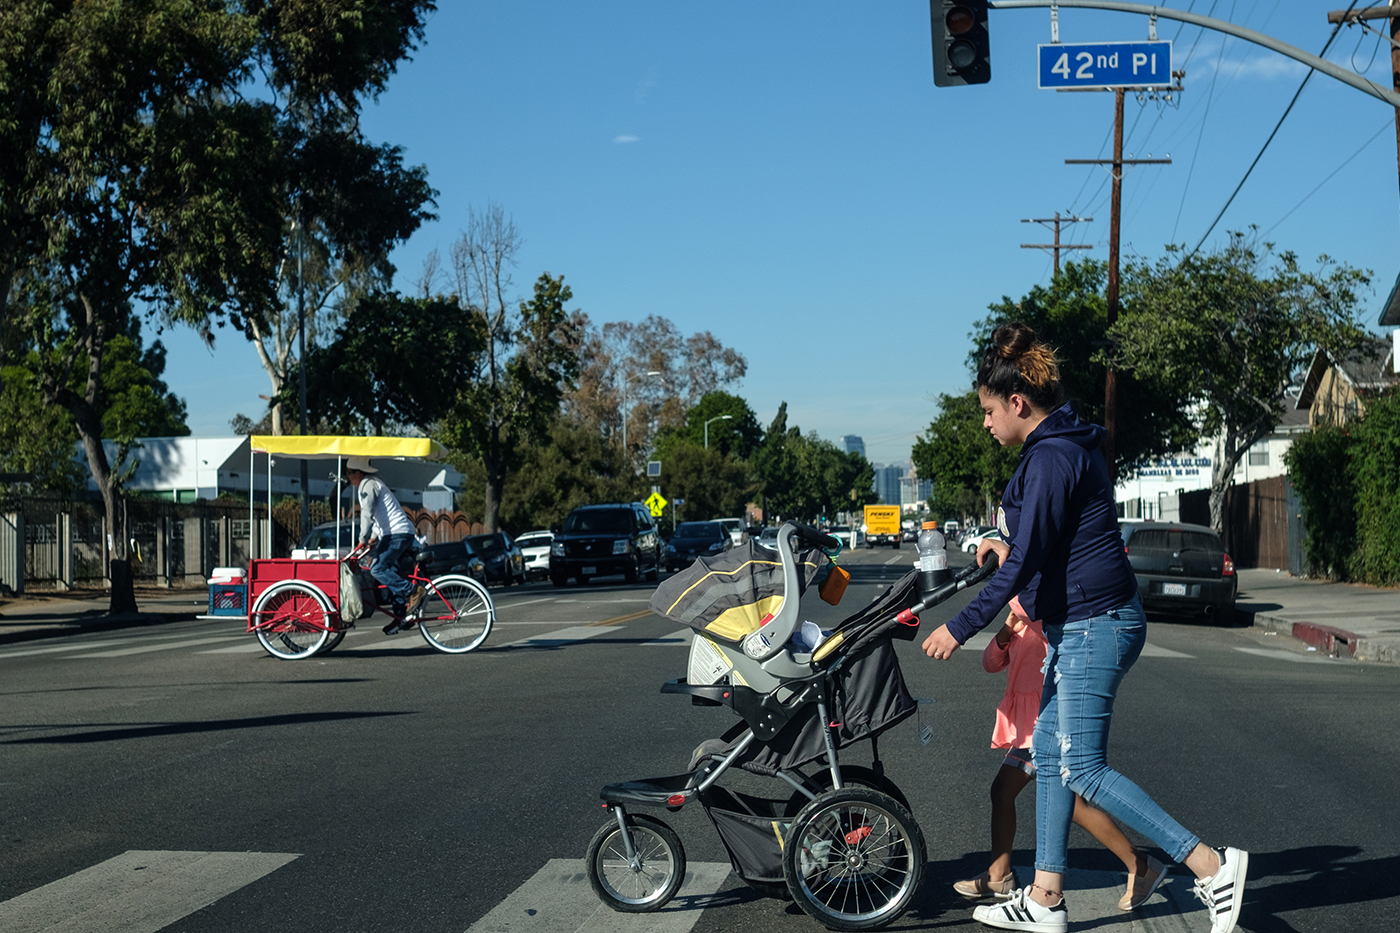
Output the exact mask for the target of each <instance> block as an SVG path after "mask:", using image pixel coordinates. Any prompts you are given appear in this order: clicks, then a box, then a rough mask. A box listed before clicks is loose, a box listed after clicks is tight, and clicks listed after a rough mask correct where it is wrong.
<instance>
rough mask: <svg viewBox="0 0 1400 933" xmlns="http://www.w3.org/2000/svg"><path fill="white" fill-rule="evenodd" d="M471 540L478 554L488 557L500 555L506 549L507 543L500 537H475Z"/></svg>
mask: <svg viewBox="0 0 1400 933" xmlns="http://www.w3.org/2000/svg"><path fill="white" fill-rule="evenodd" d="M469 540H470V541H471V543H472V547H474V548H475V549H476V550H477V552H478V553H481V554H484V555H486V556H487V557H490V556H491V555H493V554H499V553H501V552H502V551H504V550H505V549H506V546H505V542H503V541H502V540H501V536H500V535H475V536H474V537H472V538H470V539H469Z"/></svg>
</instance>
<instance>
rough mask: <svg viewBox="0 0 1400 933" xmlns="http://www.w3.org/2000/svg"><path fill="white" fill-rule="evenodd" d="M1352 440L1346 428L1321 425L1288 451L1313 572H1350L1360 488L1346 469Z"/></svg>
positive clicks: (1337, 576) (1341, 575)
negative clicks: (1354, 483)
mask: <svg viewBox="0 0 1400 933" xmlns="http://www.w3.org/2000/svg"><path fill="white" fill-rule="evenodd" d="M1351 442H1352V438H1351V434H1350V432H1349V431H1348V430H1347V429H1345V428H1339V427H1336V426H1333V425H1320V426H1318V427H1317V428H1314V429H1313V430H1312V431H1311V432H1310V433H1308V434H1304V435H1302V436H1300V437H1299V438H1298V439H1297V440H1295V441H1294V442H1293V444H1292V446H1291V447H1289V448H1288V453H1286V454H1284V458H1283V459H1284V463H1286V464H1287V465H1288V476H1289V479H1290V480H1291V481H1292V483H1293V488H1294V489H1296V490H1297V491H1298V497H1299V498H1300V499H1302V500H1303V530H1304V537H1303V544H1304V547H1305V548H1306V550H1307V558H1308V573H1309V574H1310V575H1313V576H1323V577H1331V578H1333V579H1341V580H1344V579H1346V578H1347V566H1348V560H1349V558H1350V556H1351V551H1352V548H1353V547H1354V546H1355V544H1356V491H1355V489H1353V488H1352V480H1351V470H1350V469H1348V467H1349V466H1350V460H1351V456H1350V449H1351Z"/></svg>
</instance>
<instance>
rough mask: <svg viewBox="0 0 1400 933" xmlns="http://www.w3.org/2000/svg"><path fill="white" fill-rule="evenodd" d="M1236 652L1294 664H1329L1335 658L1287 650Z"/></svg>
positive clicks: (1263, 649) (1239, 649)
mask: <svg viewBox="0 0 1400 933" xmlns="http://www.w3.org/2000/svg"><path fill="white" fill-rule="evenodd" d="M1235 650H1236V651H1243V652H1244V653H1245V654H1253V655H1257V656H1259V657H1261V658H1273V659H1275V660H1278V661H1292V662H1293V663H1294V664H1331V663H1332V662H1333V661H1334V660H1335V658H1331V657H1329V656H1328V655H1325V654H1323V653H1322V652H1320V651H1318V652H1311V651H1309V652H1308V653H1307V654H1303V653H1301V652H1298V651H1289V650H1288V649H1287V648H1240V647H1239V646H1236V647H1235Z"/></svg>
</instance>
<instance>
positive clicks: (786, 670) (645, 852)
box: [587, 522, 995, 930]
mask: <svg viewBox="0 0 1400 933" xmlns="http://www.w3.org/2000/svg"><path fill="white" fill-rule="evenodd" d="M794 541H800V542H802V543H803V544H806V545H809V546H810V549H809V550H807V551H806V552H803V553H795V552H794V549H793V542H794ZM839 546H840V544H839V542H838V541H837V539H835V538H831V537H829V536H827V535H825V534H823V533H821V532H820V531H818V530H817V529H815V528H811V527H809V526H805V525H799V524H797V523H794V522H789V523H787V524H785V525H784V526H783V527H782V528H781V529H780V532H779V535H778V547H777V553H776V554H774V553H773V552H771V551H768V550H767V549H766V548H761V547H759V546H757V545H752V546H746V547H747V548H748V550H746V551H745V553H744V554H741V555H739V557H738V558H733V557H728V556H722V557H720V558H716V559H713V560H711V561H707V562H704V563H703V566H702V562H697V564H696V565H695V567H694V568H692V570H694V571H695V572H694V573H692V572H691V571H686V572H685V573H684V574H682V575H678V576H679V577H685V576H686V574H690V577H689V578H685V579H678V578H677V577H673V578H671V580H668V581H667V583H666V584H663V586H662V587H661V588H658V591H657V596H656V597H654V598H653V600H652V608H653V609H654V610H655V611H657V612H658V613H660V614H662V615H666V616H667V617H668V618H673V619H677V620H679V621H684V622H686V623H687V624H690V625H692V627H696V628H697V634H696V635H695V643H694V644H693V645H692V649H691V651H692V668H691V672H692V674H694V672H695V665H694V660H695V655H696V652H697V651H699V650H703V651H705V652H707V655H706V656H707V657H714V656H715V655H716V654H719V655H722V656H723V659H724V663H727V664H729V665H730V668H729V669H728V670H727V671H726V672H725V673H724V675H723V676H720V677H719V678H718V679H717V680H716V682H713V683H691V682H689V681H688V680H687V679H677V680H671V681H668V682H667V683H666V684H664V685H663V686H662V688H661V692H662V693H672V694H683V695H688V696H690V697H691V702H692V703H694V704H696V705H702V706H728V707H730V708H731V709H733V710H734V712H735V713H736V714H738V716H739V717H740V722H739V723H737V724H735V725H734V726H733V727H732V728H730V729H729V730H728V731H727V732H725V733H724V735H722V736H720V737H719V738H717V739H710V740H707V741H705V742H703V743H701V745H700V746H699V747H698V748H696V749H695V751H694V753H693V755H692V757H691V762H690V766H689V769H688V770H687V771H685V772H684V773H682V774H676V775H672V776H669V777H660V778H648V779H644V780H637V781H625V782H622V783H617V784H609V785H607V786H606V787H604V788H603V789H602V792H601V794H600V796H601V797H602V800H603V806H604V808H606V809H608V810H609V811H610V813H611V816H612V820H610V821H609V822H608V823H607V824H605V825H604V826H603V827H602V828H600V829H599V830H598V832H597V833H596V834H595V835H594V837H593V840H592V842H591V843H590V844H589V847H588V856H587V873H588V877H589V881H590V883H591V884H592V886H593V888H594V890H595V891H596V892H597V894H598V895H599V897H600V898H601V899H602V900H603V902H604V903H606V904H607V905H608V906H610V907H612V908H613V909H614V910H619V911H626V912H644V911H654V910H659V909H660V908H661V907H662V906H664V905H665V904H666V903H667V902H669V901H670V900H671V898H672V897H673V896H674V895H675V893H676V892H677V891H678V890H679V888H680V886H681V883H682V881H683V880H684V878H685V850H684V847H683V846H682V845H681V841H680V839H679V837H678V836H677V835H676V833H675V832H674V831H673V830H672V829H671V827H670V826H669V825H668V824H667V823H666V822H665V821H664V820H661V819H658V818H656V817H652V816H649V815H646V814H639V813H634V812H632V810H631V808H632V807H665V808H666V809H668V810H672V811H674V810H679V809H680V808H681V807H682V806H684V805H685V804H686V803H687V802H689V801H691V800H698V801H699V803H700V804H701V806H702V807H704V809H705V812H706V814H707V815H708V816H709V817H710V819H711V821H712V822H713V823H714V824H715V828H716V830H717V831H718V832H719V834H720V838H721V840H722V841H723V843H724V845H725V848H726V850H727V851H728V852H729V856H730V861H731V864H732V866H733V868H734V871H735V873H736V874H738V875H739V876H740V877H741V878H742V879H743V880H744V881H745V882H747V883H748V884H749V885H750V886H752V887H753V888H755V889H756V890H758V891H759V892H760V893H762V894H765V895H767V896H772V897H791V898H792V899H793V900H795V901H796V902H797V903H798V904H799V906H801V907H802V909H803V910H804V911H806V912H807V913H808V914H810V915H811V916H813V917H815V918H816V919H817V920H819V921H821V922H822V923H824V924H825V925H826V926H828V927H830V928H832V929H837V930H865V929H874V928H877V927H881V926H884V925H886V924H888V923H890V922H892V921H893V920H895V919H896V918H897V917H899V916H900V915H901V914H902V913H903V912H904V911H905V910H906V909H907V908H908V906H909V904H910V903H911V902H912V900H913V898H914V897H915V896H916V895H917V893H918V891H919V890H920V888H921V887H922V884H923V874H924V863H925V861H926V853H925V844H924V837H923V832H922V830H921V829H920V827H919V824H918V822H917V821H916V820H915V819H914V817H913V815H912V813H911V812H910V807H909V803H908V800H907V799H906V798H905V796H904V794H903V792H902V791H900V789H899V787H898V786H897V785H895V784H894V782H893V781H891V780H889V779H888V778H887V777H886V776H885V773H884V766H883V764H882V762H881V761H880V754H879V746H878V736H879V734H880V733H881V732H883V731H885V730H886V729H888V728H890V727H892V726H894V725H896V724H898V723H900V722H903V721H904V720H905V719H907V718H908V717H909V716H911V715H913V714H914V712H915V710H916V709H917V706H918V704H917V701H915V700H914V699H913V698H912V697H911V696H910V694H909V692H908V690H907V688H906V687H905V684H904V678H903V674H902V673H901V671H900V668H899V661H898V658H897V656H896V655H895V651H894V646H893V644H892V640H893V639H895V638H900V639H905V640H908V639H912V638H913V637H914V635H915V632H916V631H917V627H918V618H917V613H919V612H922V611H923V610H924V609H926V608H928V607H930V606H933V605H936V604H937V603H940V602H942V601H943V600H945V599H947V598H948V597H949V596H951V595H952V594H953V593H955V592H958V591H959V590H961V589H963V588H965V587H967V586H970V585H973V584H976V583H980V582H981V581H982V580H985V579H986V578H987V576H989V575H990V574H991V573H992V572H993V571H994V570H995V562H994V561H988V562H987V564H984V565H983V566H982V567H981V568H978V567H976V566H973V567H970V568H968V569H967V570H965V571H964V572H962V573H961V574H959V575H958V576H956V577H950V575H949V574H948V573H947V571H943V572H942V574H941V576H942V579H937V578H934V579H929V577H928V575H923V576H924V578H923V579H921V575H920V574H919V573H918V572H917V571H911V572H910V573H909V574H907V575H906V576H905V577H904V578H903V579H901V580H900V581H899V582H897V583H895V584H894V585H893V586H892V587H890V588H889V589H888V590H887V591H886V592H885V593H884V594H882V595H881V596H880V597H879V598H877V599H876V600H875V601H874V602H872V603H871V604H870V605H868V606H867V607H865V608H864V609H862V610H861V611H860V612H858V613H856V614H855V615H853V616H851V617H849V618H847V619H845V620H844V621H842V622H841V623H839V624H838V625H837V627H836V628H835V629H834V630H833V631H832V632H831V634H830V635H828V636H827V637H826V639H825V640H824V641H822V642H821V644H820V645H819V646H818V647H817V648H816V650H815V651H809V650H805V646H794V645H793V644H792V643H791V638H792V634H793V632H794V631H796V630H797V628H798V626H799V625H800V615H799V609H798V602H799V601H798V600H797V599H788V598H786V596H787V594H791V593H796V594H799V595H800V594H801V592H802V590H803V589H804V588H805V586H806V585H807V584H809V583H812V582H816V580H817V578H819V577H820V576H821V575H822V574H823V573H824V572H826V571H827V570H828V569H829V564H830V561H829V559H825V558H824V555H823V553H822V550H823V549H829V551H827V553H834V552H835V551H836V550H837V549H839ZM735 553H736V552H729V554H731V555H732V554H735ZM775 557H776V558H777V560H774V559H773V558H775ZM736 563H737V566H735V564H736ZM722 564H723V565H724V566H720V565H722ZM779 567H780V569H781V581H782V588H781V593H782V595H783V597H784V598H783V599H782V601H781V608H779V609H777V610H776V611H775V612H773V613H770V614H769V615H768V616H765V619H766V621H765V622H764V624H762V625H761V626H760V627H759V628H757V629H756V630H754V631H752V632H749V633H747V634H743V635H741V636H739V637H738V638H735V636H734V634H733V632H732V631H730V632H729V633H728V635H727V637H726V638H725V639H724V641H721V640H720V639H719V638H718V637H711V635H712V634H713V632H710V633H707V632H706V631H705V629H703V628H701V627H700V626H699V624H698V623H697V619H696V618H695V617H693V615H687V614H686V611H684V610H677V608H676V607H678V606H680V604H681V603H682V599H676V600H675V601H674V602H671V599H672V597H674V596H676V595H677V593H678V592H682V591H683V592H684V593H685V594H693V593H694V592H695V591H696V590H697V587H700V586H703V585H704V584H705V583H706V582H709V581H712V580H714V579H718V580H720V581H721V582H720V583H719V584H716V585H718V586H721V587H722V588H723V589H724V592H725V593H729V592H730V589H732V581H733V580H734V579H739V578H741V577H742V575H744V574H754V573H759V574H763V573H767V574H769V575H771V576H772V577H774V578H775V579H774V582H776V577H777V576H778V574H777V572H776V571H777V570H778V568H779ZM802 568H806V569H807V570H808V571H809V572H808V573H806V574H804V573H803V572H802ZM741 582H743V581H742V580H741ZM673 584H674V585H673ZM920 593H922V594H923V595H922V597H921V596H920ZM749 598H753V597H752V596H750V597H749ZM731 602H732V600H731ZM663 610H666V611H663ZM706 611H713V610H712V609H708V608H707V610H706ZM702 640H703V641H704V642H705V643H706V644H705V645H703V646H702V645H701V644H700V642H701V641H702ZM726 641H727V642H737V643H725V642H726ZM866 740H869V742H870V744H871V754H872V758H873V761H872V764H871V766H870V767H868V768H867V767H864V766H861V765H850V764H843V763H842V762H841V760H840V750H841V749H842V748H845V747H847V746H849V745H852V744H854V743H856V742H861V741H866ZM815 763H821V764H822V766H821V767H819V768H818V769H817V770H815V771H813V772H812V773H811V774H808V773H807V772H806V771H805V770H804V769H805V768H807V766H809V765H812V764H815ZM735 767H737V768H739V769H740V770H742V771H745V772H748V773H751V774H756V775H761V776H765V777H774V778H778V779H779V780H781V781H782V782H784V783H785V784H786V785H787V786H788V787H789V788H790V790H791V796H790V797H788V798H786V799H785V800H768V799H764V798H758V797H753V796H750V795H747V794H743V793H739V792H738V791H731V790H729V789H727V788H725V787H723V786H721V785H720V784H719V780H720V778H721V777H722V776H724V775H725V774H726V773H727V772H729V771H730V770H731V769H733V768H735Z"/></svg>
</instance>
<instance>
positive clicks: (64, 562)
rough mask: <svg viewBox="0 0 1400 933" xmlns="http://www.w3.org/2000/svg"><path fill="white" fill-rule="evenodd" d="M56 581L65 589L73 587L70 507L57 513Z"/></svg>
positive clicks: (71, 513)
mask: <svg viewBox="0 0 1400 933" xmlns="http://www.w3.org/2000/svg"><path fill="white" fill-rule="evenodd" d="M58 582H59V583H60V584H61V585H62V586H63V588H64V589H65V590H71V589H72V588H73V512H72V507H71V506H70V507H69V510H68V511H66V512H59V513H58Z"/></svg>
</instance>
